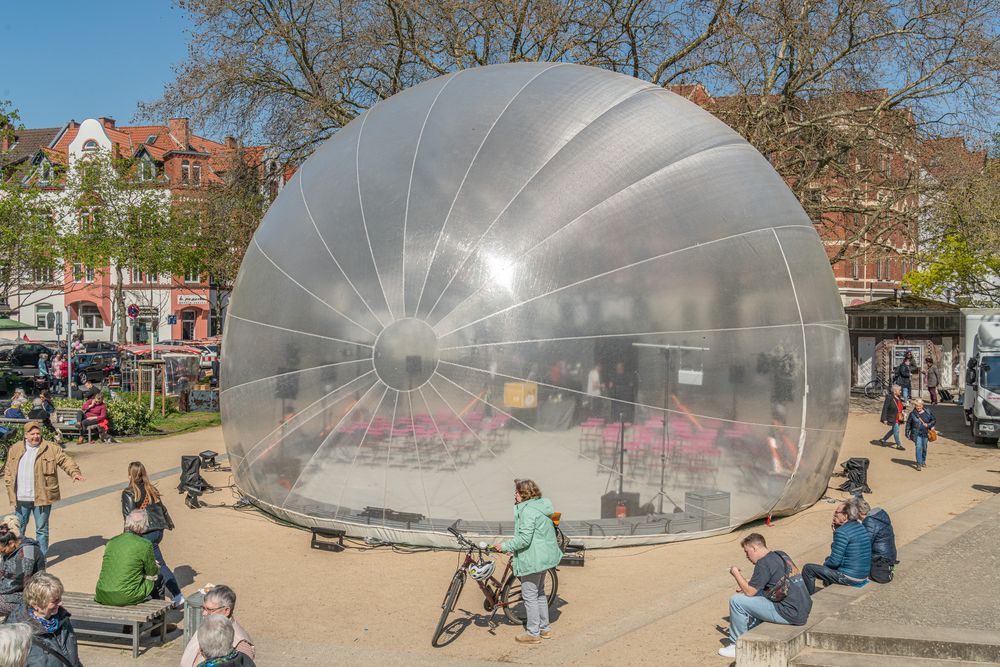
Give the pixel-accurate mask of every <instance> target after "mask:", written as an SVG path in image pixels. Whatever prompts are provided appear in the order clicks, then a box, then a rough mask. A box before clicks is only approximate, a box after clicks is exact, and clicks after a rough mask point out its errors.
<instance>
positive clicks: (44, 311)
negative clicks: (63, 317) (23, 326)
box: [35, 303, 54, 331]
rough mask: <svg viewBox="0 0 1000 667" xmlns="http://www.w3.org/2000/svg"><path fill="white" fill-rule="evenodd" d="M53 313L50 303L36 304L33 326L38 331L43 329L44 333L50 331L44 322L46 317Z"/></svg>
mask: <svg viewBox="0 0 1000 667" xmlns="http://www.w3.org/2000/svg"><path fill="white" fill-rule="evenodd" d="M51 312H54V309H53V308H52V304H51V303H36V304H35V326H36V327H38V328H39V329H44V330H46V331H51V329H50V328H49V325H48V322H47V321H46V320H47V319H48V318H47V315H48V314H49V313H51Z"/></svg>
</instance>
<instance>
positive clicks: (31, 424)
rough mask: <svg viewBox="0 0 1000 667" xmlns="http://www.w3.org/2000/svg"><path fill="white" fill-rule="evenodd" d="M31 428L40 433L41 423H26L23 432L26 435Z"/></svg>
mask: <svg viewBox="0 0 1000 667" xmlns="http://www.w3.org/2000/svg"><path fill="white" fill-rule="evenodd" d="M33 428H37V429H38V430H39V431H41V430H42V424H41V422H36V421H30V422H26V423H25V425H24V432H25V433H27V432H28V431H30V430H31V429H33Z"/></svg>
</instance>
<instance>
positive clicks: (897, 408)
mask: <svg viewBox="0 0 1000 667" xmlns="http://www.w3.org/2000/svg"><path fill="white" fill-rule="evenodd" d="M901 391H902V390H901V388H900V386H899V385H898V384H894V385H892V390H891V391H890V392H889V393H888V394H886V395H885V401H884V402H883V403H882V416H881V417H879V421H881V422H882V423H883V424H885V425H886V426H888V427H889V430H888V431H886V433H885V435H883V436H882V437H881V438H879V439H878V440H877V441H876V440H873V441H872V444H873V445H874V444H879V445H883V446H884V445H888V444H889V442H888V440H889V436H890V435H891V436H892V437H893V439H894V440H895V441H896V444H895V445H894V446H895V448H896V449H903V443H902V441H901V440H900V439H899V425H900V424H902V423H903V418H904V416H903V401H902V400H901V399H900V392H901Z"/></svg>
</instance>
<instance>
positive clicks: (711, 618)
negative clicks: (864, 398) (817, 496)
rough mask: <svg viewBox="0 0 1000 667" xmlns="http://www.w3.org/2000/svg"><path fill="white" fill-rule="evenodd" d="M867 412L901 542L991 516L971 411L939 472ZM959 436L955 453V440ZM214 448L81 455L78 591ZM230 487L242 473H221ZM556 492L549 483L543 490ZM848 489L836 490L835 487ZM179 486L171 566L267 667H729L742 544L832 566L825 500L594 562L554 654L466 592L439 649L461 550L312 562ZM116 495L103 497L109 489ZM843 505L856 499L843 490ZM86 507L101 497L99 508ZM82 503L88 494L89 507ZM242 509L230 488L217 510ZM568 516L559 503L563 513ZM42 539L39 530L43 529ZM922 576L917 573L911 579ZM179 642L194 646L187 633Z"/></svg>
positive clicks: (64, 526) (877, 500)
mask: <svg viewBox="0 0 1000 667" xmlns="http://www.w3.org/2000/svg"><path fill="white" fill-rule="evenodd" d="M859 407H862V408H863V407H870V406H863V405H862V404H860V403H855V405H854V407H853V409H852V413H851V416H850V420H849V424H848V430H847V437H846V439H845V443H844V448H843V451H842V452H841V456H840V457H839V459H838V460H839V461H844V460H846V459H847V458H848V457H850V456H867V457H869V458H870V459H871V460H872V463H871V468H870V470H869V484H870V486H871V487H872V490H873V493H872V494H871V495H870V496H868V499H869V501H870V502H871V503H872V505H879V506H882V507H885V508H886V509H887V510H888V511H889V513H890V514H891V515H892V519H893V523H894V525H895V527H896V535H897V541H898V543H899V544H905V543H907V542H909V541H911V540H913V539H915V538H916V537H918V536H919V535H922V534H924V533H925V532H927V531H928V530H930V529H932V528H934V527H935V526H937V525H939V524H941V523H943V522H944V521H946V520H948V519H949V518H951V517H952V516H954V515H956V514H959V513H961V512H962V511H964V510H965V509H968V508H969V507H972V506H973V505H975V504H976V503H977V502H979V501H981V500H983V499H984V498H985V497H989V495H990V494H991V493H996V492H998V491H1000V489H998V488H997V487H998V485H1000V474H998V473H1000V470H998V469H1000V452H998V451H997V448H996V447H992V446H989V447H987V446H976V445H972V444H971V443H970V439H969V438H968V435H967V431H966V430H965V429H964V427H962V425H961V418H960V415H959V410H958V408H955V407H953V406H947V407H946V406H940V407H939V408H938V409H937V411H936V412H937V414H938V416H939V426H940V429H941V430H942V432H943V437H942V439H940V440H938V441H937V442H936V443H932V445H931V449H930V453H929V455H928V464H929V466H928V467H927V468H926V469H925V470H923V471H921V472H917V471H916V470H914V469H913V468H912V466H911V464H912V459H913V449H912V443H909V442H906V443H905V444H906V445H907V451H905V452H899V451H897V450H894V449H888V448H883V447H875V446H872V445H870V444H869V441H870V440H871V439H873V438H876V437H878V436H880V435H881V434H882V433H883V432H884V427H882V426H881V425H880V424H879V423H878V418H877V415H876V414H872V413H871V412H864V411H862V410H859V409H858V408H859ZM952 438H955V439H952ZM206 448H211V449H215V450H216V451H224V450H225V448H224V446H223V444H222V435H221V429H218V428H215V429H209V430H206V431H201V432H198V433H194V434H186V435H181V436H177V437H173V438H168V439H159V440H152V441H145V442H136V443H128V444H119V445H114V446H108V445H72V446H70V447H69V451H71V453H72V454H73V455H74V456H75V457H76V459H77V461H78V462H79V464H80V466H81V468H82V469H83V471H84V473H85V474H86V475H87V480H86V481H85V482H82V483H77V484H73V483H72V482H70V481H69V480H68V479H66V478H63V481H62V487H63V493H64V494H65V497H66V498H67V499H69V501H70V502H68V503H66V504H64V505H63V506H62V507H60V506H57V507H56V508H55V510H54V511H53V514H52V522H51V523H52V525H51V531H52V548H51V553H50V570H51V571H52V572H53V573H54V574H56V575H57V576H59V577H60V578H62V580H63V581H64V582H65V584H66V586H67V588H68V589H70V590H75V591H82V590H83V591H92V590H93V588H94V585H95V583H96V580H97V575H98V573H99V570H100V565H101V556H102V553H103V543H104V541H105V540H106V539H108V538H110V537H112V536H114V535H115V534H117V533H118V532H119V531H120V529H121V528H120V527H121V514H120V504H119V503H120V500H119V494H118V489H120V488H121V486H122V485H123V484H124V478H125V472H126V468H127V465H128V462H129V461H132V460H137V459H138V460H142V461H143V462H144V463H145V464H146V467H147V468H148V469H149V471H150V472H151V473H154V474H155V473H156V472H160V471H166V470H170V469H172V468H175V467H177V466H178V465H179V462H180V455H181V454H192V453H197V452H199V451H201V450H203V449H206ZM206 477H207V478H208V479H209V481H210V482H212V483H213V484H216V485H225V484H228V483H229V481H228V478H229V477H228V474H226V473H208V474H206ZM540 481H541V483H542V485H543V488H544V480H540ZM841 481H842V480H841V479H840V478H836V477H835V478H833V480H832V481H831V487H835V486H837V485H838V484H839V483H840V482H841ZM176 484H177V475H171V476H168V477H165V478H163V479H162V480H160V481H159V483H158V485H159V487H160V489H161V490H164V492H165V493H164V496H165V502H166V503H167V505H168V507H169V508H170V510H171V513H172V514H173V516H174V520H175V522H176V523H177V530H174V531H173V532H171V533H169V534H168V536H167V537H166V538H165V540H164V543H163V551H164V554H165V557H166V558H167V561H168V563H169V564H170V565H171V566H172V567H173V568H174V570H175V572H176V573H177V575H178V578H179V579H180V581H181V583H182V585H183V586H184V590H185V592H190V591H193V590H195V589H196V588H197V587H199V586H201V585H202V584H204V583H206V582H224V583H227V584H229V585H231V586H233V587H234V588H235V589H236V591H237V592H238V594H239V603H238V610H237V616H238V618H239V619H240V622H241V623H242V624H243V625H244V627H246V628H247V630H248V631H249V632H250V633H251V635H252V636H253V638H254V640H255V642H256V644H257V646H258V664H260V665H289V664H315V665H329V664H334V663H335V662H342V661H344V660H348V661H350V662H352V663H375V662H378V663H382V664H386V663H387V664H400V663H407V664H476V663H480V662H494V661H499V662H526V663H537V664H565V663H584V664H608V663H611V662H622V661H625V662H628V663H632V664H640V665H645V664H649V665H652V664H657V665H663V664H668V665H698V664H702V663H706V662H707V663H708V664H720V665H721V664H727V663H726V661H725V660H724V659H723V658H719V657H718V656H717V655H716V653H715V652H716V649H717V648H718V647H719V646H720V640H721V638H722V634H721V632H720V631H719V630H718V629H717V626H724V625H725V621H724V620H723V619H724V617H725V616H726V615H727V613H728V607H727V600H728V597H729V595H730V594H731V593H732V590H733V583H732V579H731V577H730V576H729V574H728V572H727V570H728V568H729V566H730V565H733V564H737V565H740V566H741V567H742V568H743V569H744V572H746V573H749V571H750V570H752V566H750V564H749V563H747V562H746V561H745V559H744V558H743V554H742V551H741V550H740V548H739V545H738V542H739V540H740V539H741V538H742V537H743V536H744V535H746V534H747V533H749V532H752V531H755V530H756V531H760V532H762V533H763V534H764V535H765V536H766V538H767V540H768V544H769V545H770V546H772V547H773V548H781V549H784V550H787V551H788V552H789V553H790V554H791V555H792V556H793V557H794V558H795V559H796V561H797V562H799V563H800V565H801V564H804V563H806V562H816V561H820V560H821V559H822V558H823V557H824V556H825V555H826V553H827V552H828V549H829V542H830V529H829V522H830V517H831V514H832V510H833V505H832V504H829V503H827V502H824V501H820V502H819V503H817V504H816V505H815V506H813V507H812V508H810V509H808V510H806V511H804V512H801V513H799V514H797V515H795V516H792V517H786V518H781V519H777V520H775V521H774V523H773V525H772V526H770V527H768V526H765V525H764V524H763V523H758V524H756V525H753V526H748V527H745V528H743V529H741V530H739V531H737V532H735V533H732V534H729V535H723V536H717V537H712V538H706V539H700V540H693V541H689V542H681V543H675V544H670V545H663V546H658V547H636V548H628V549H614V550H602V551H591V552H590V553H589V554H588V556H587V562H586V566H585V567H583V568H568V567H567V568H562V569H561V570H560V586H559V597H560V602H559V608H558V612H557V613H556V614H555V615H554V619H555V621H554V624H553V627H554V629H555V632H556V634H557V636H556V638H555V639H553V640H552V641H549V642H545V643H543V644H542V645H541V646H522V645H519V644H516V643H515V642H514V641H513V639H514V636H515V635H516V634H517V632H519V629H517V628H515V627H513V626H509V625H501V626H500V627H499V628H497V629H496V631H495V634H491V633H490V631H489V628H487V627H486V626H485V623H484V620H485V619H484V618H483V616H482V614H481V609H482V598H481V595H480V593H479V591H478V589H476V588H474V587H472V586H471V585H467V586H466V589H465V591H464V593H463V595H462V598H461V599H460V601H459V605H458V607H459V611H458V612H457V613H456V615H455V616H454V618H455V619H457V620H458V621H459V622H458V623H455V624H454V626H453V629H454V630H455V635H454V638H453V641H452V642H451V643H450V644H449V645H448V646H446V647H444V648H432V647H431V645H430V637H431V633H432V631H433V629H434V626H435V623H436V621H437V618H438V614H439V611H440V603H441V598H442V596H443V594H444V592H445V589H446V587H447V584H448V581H449V579H450V577H451V574H452V572H453V571H454V568H455V565H456V562H457V558H456V555H455V554H454V553H451V552H425V553H415V554H398V553H393V552H392V551H390V550H388V549H371V550H349V551H346V552H344V553H330V552H325V551H317V550H312V549H310V548H309V534H308V533H306V532H303V531H299V530H295V529H291V528H287V527H283V526H280V525H276V524H275V523H273V522H271V521H269V520H268V519H267V518H265V517H263V516H261V515H259V514H257V513H254V512H245V511H237V510H234V509H231V508H229V507H218V508H203V509H200V510H197V511H193V510H189V509H187V508H185V507H184V505H183V503H182V496H180V495H177V494H176V493H174V492H173V487H175V486H176ZM105 487H106V492H104V493H95V492H99V491H100V490H101V489H105ZM829 493H830V496H832V497H836V498H840V497H843V495H844V494H843V493H841V492H837V491H833V490H832V488H831V490H830V491H829ZM83 494H90V495H91V496H93V497H87V496H86V495H83ZM74 496H82V497H80V498H78V499H77V500H76V501H75V502H74V501H73V500H72V499H73V497H74ZM205 500H206V501H208V502H210V503H213V504H226V505H232V503H233V502H234V501H235V498H234V497H233V495H232V493H231V492H230V491H229V490H223V491H220V492H217V493H215V494H212V495H209V496H206V497H205ZM553 500H554V501H555V503H556V505H557V506H558V503H559V499H558V498H554V499H553ZM29 534H30V529H29ZM907 565H908V564H906V563H904V564H903V565H902V567H906V566H907ZM174 636H175V637H177V636H179V633H175V635H174ZM180 643H181V642H180V641H179V640H178V639H175V640H174V641H173V642H172V643H170V644H167V645H166V646H164V647H156V648H153V649H150V650H148V651H147V652H145V653H144V654H143V656H142V657H141V658H140V663H143V664H152V665H161V664H162V665H170V664H176V663H177V659H178V657H179V655H180V652H181V650H182V647H181V646H180ZM81 657H82V659H83V660H84V662H85V664H87V665H119V664H120V665H128V664H137V663H135V662H133V661H132V660H131V657H130V656H129V655H128V653H127V652H126V651H125V650H119V649H117V648H114V647H107V646H84V647H82V650H81Z"/></svg>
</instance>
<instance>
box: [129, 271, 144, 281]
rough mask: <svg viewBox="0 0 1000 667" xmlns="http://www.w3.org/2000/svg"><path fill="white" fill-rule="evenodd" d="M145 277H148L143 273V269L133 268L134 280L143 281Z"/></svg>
mask: <svg viewBox="0 0 1000 667" xmlns="http://www.w3.org/2000/svg"><path fill="white" fill-rule="evenodd" d="M145 279H146V277H145V276H144V275H143V273H142V271H140V270H139V269H132V282H134V283H141V282H143V281H144V280H145Z"/></svg>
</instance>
